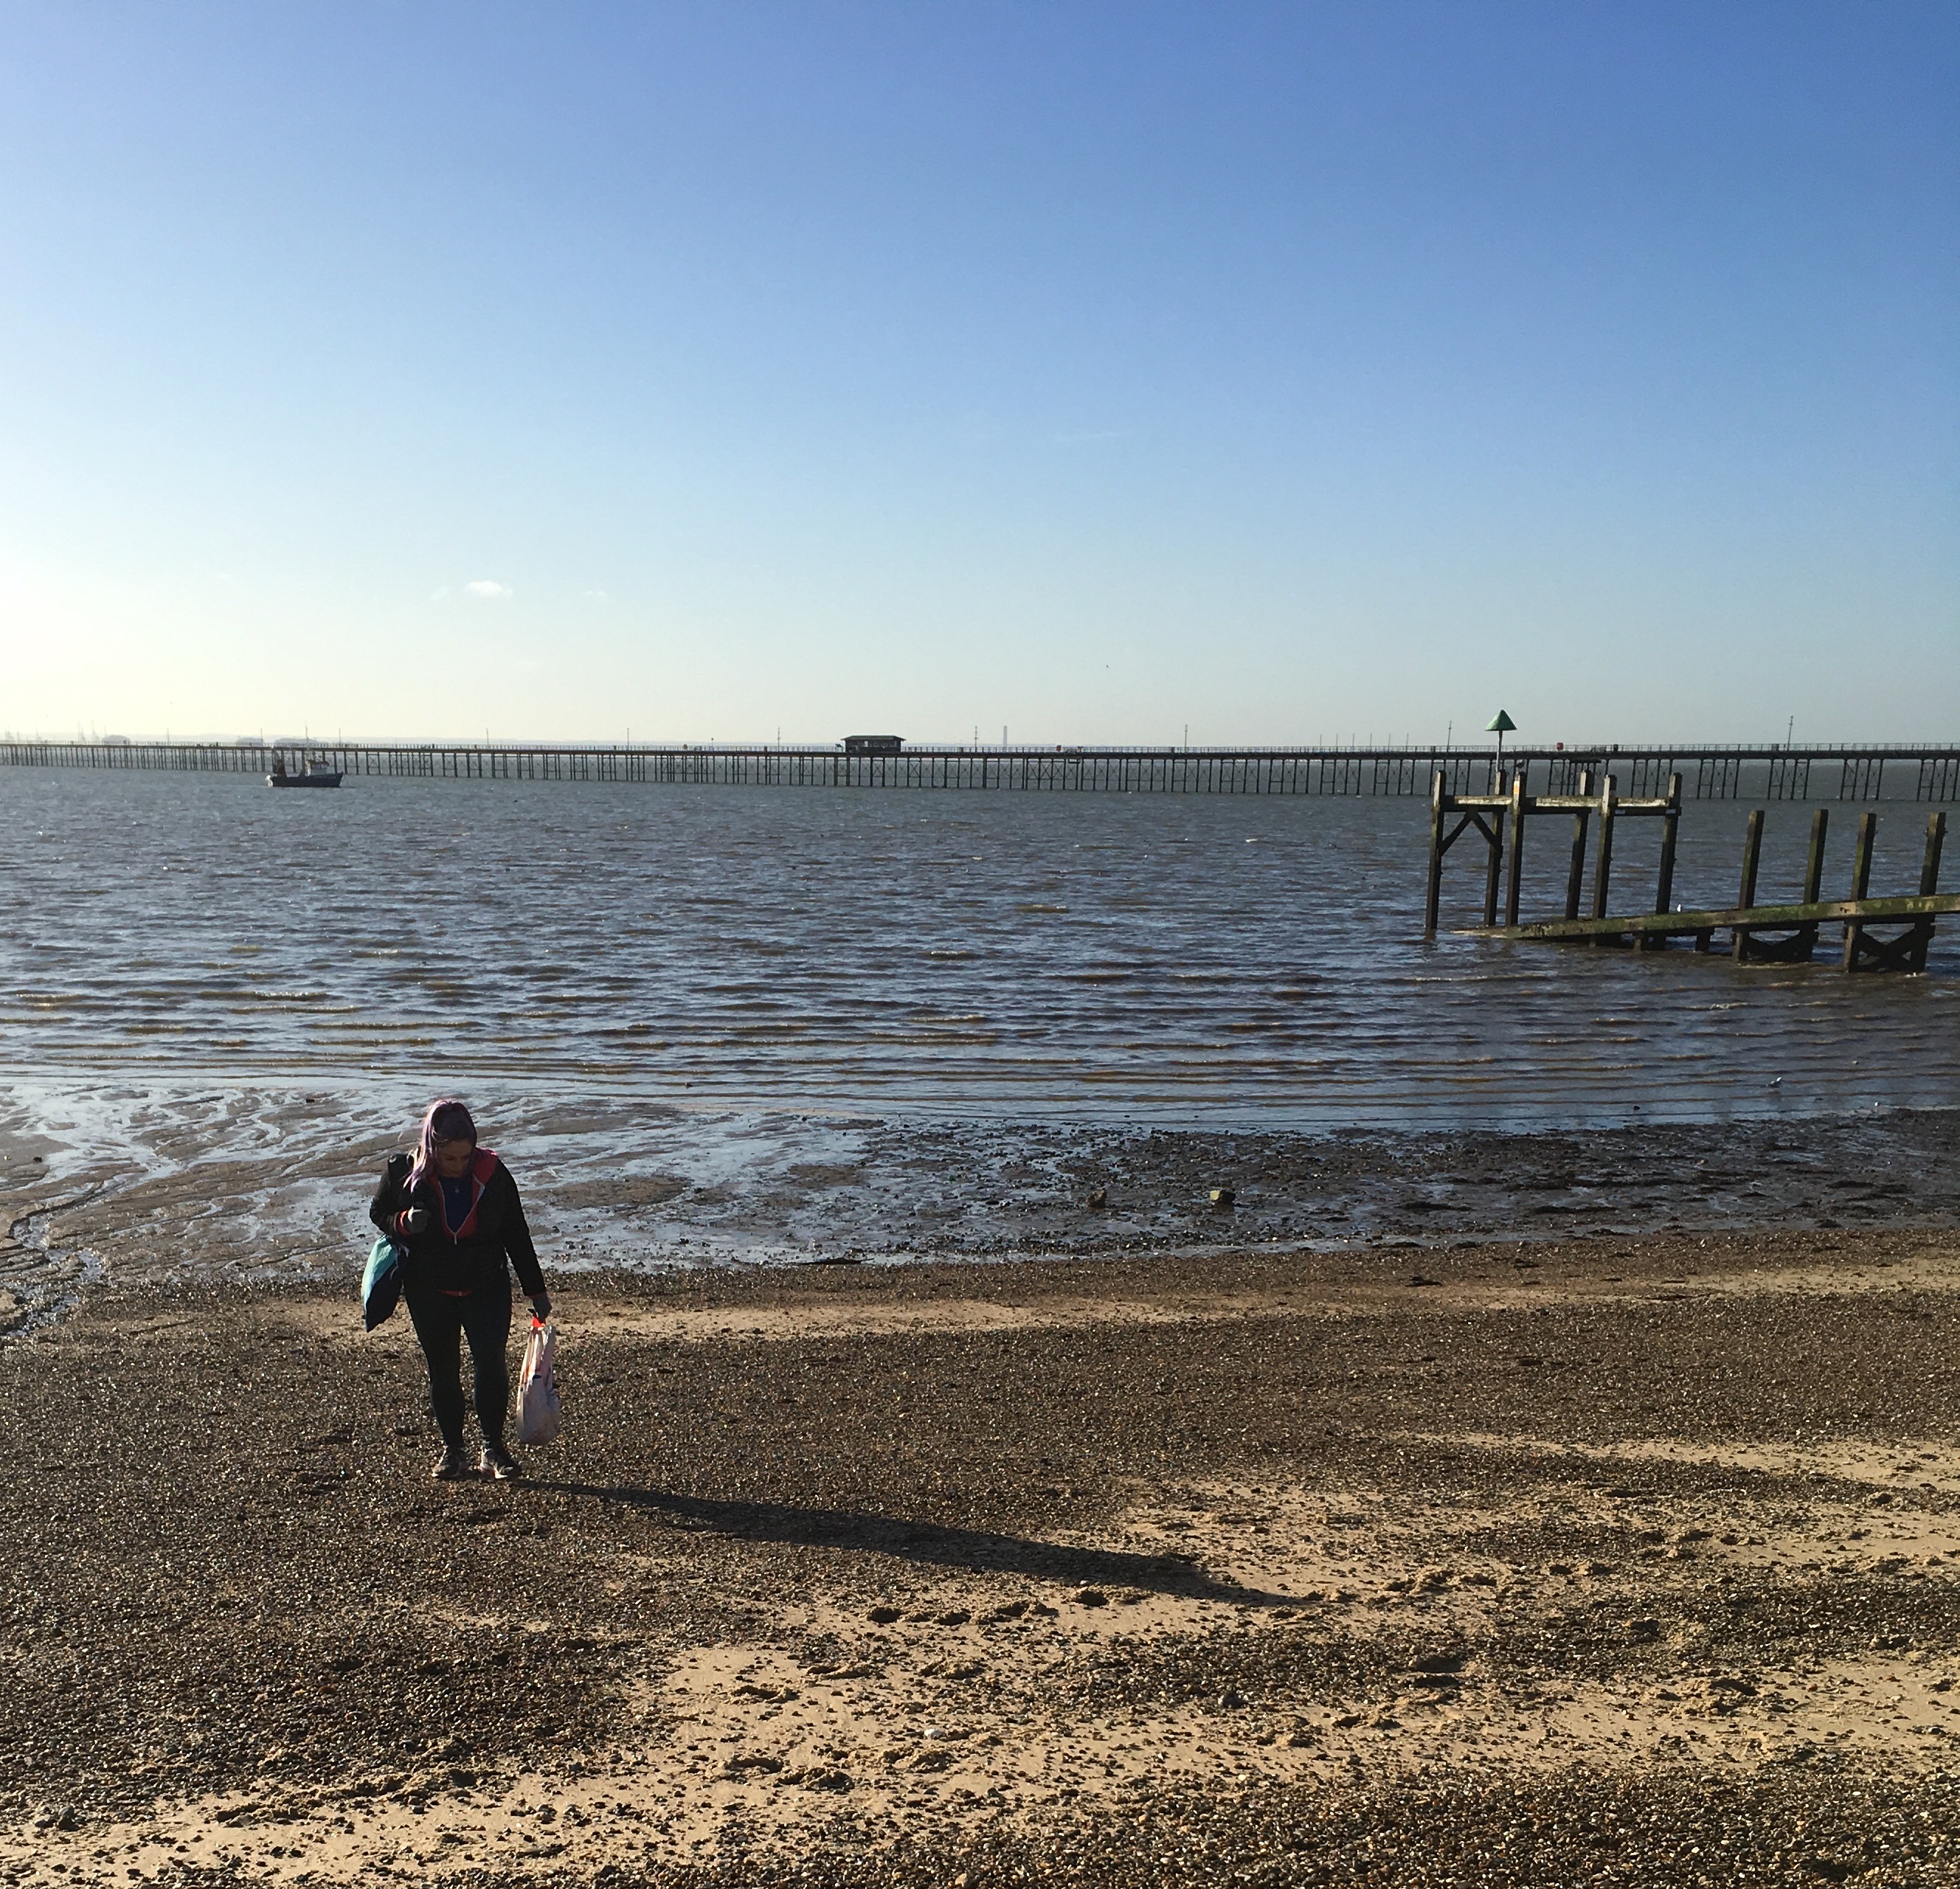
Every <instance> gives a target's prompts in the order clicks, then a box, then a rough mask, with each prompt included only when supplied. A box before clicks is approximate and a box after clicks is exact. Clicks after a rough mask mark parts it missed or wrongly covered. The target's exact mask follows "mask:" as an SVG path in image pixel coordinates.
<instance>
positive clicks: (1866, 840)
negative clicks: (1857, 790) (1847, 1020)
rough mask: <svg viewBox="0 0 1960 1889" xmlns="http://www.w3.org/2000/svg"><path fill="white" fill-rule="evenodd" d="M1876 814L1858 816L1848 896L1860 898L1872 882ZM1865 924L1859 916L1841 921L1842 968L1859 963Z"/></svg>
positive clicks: (1876, 829)
mask: <svg viewBox="0 0 1960 1889" xmlns="http://www.w3.org/2000/svg"><path fill="white" fill-rule="evenodd" d="M1878 832H1879V816H1877V815H1876V813H1860V815H1859V816H1858V843H1857V845H1856V846H1855V847H1854V848H1853V849H1852V851H1851V896H1852V897H1853V898H1863V897H1864V896H1865V895H1866V892H1868V891H1869V890H1870V889H1871V883H1872V846H1873V842H1874V841H1876V838H1878ZM1864 937H1865V927H1864V926H1863V924H1860V922H1859V921H1858V920H1857V919H1855V918H1847V920H1846V921H1844V968H1845V969H1846V970H1847V971H1855V970H1856V969H1857V967H1858V947H1859V946H1860V945H1861V944H1863V942H1864Z"/></svg>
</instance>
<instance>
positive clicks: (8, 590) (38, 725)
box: [0, 0, 1960, 745]
mask: <svg viewBox="0 0 1960 1889" xmlns="http://www.w3.org/2000/svg"><path fill="white" fill-rule="evenodd" d="M1956 97H1960V11H1956V10H1955V9H1954V8H1952V6H1951V5H1917V4H1914V3H1913V0H1857V4H1844V5H1809V4H1806V3H1805V0H1774V4H1769V5H1755V4H1751V3H1750V0H1725V3H1724V4H1723V5H1718V6H1710V5H1707V4H1706V3H1705V0H1694V3H1693V4H1687V5H1674V4H1669V3H1668V0H1647V3H1643V4H1634V0H1614V3H1613V4H1597V3H1593V0H1547V3H1545V4H1512V3H1510V0H1478V3H1476V4H1472V3H1470V0H1448V3H1447V4H1440V5H1435V4H1425V3H1423V0H1370V3H1368V4H1362V3H1361V0H1351V3H1350V4H1343V5H1319V4H1313V3H1312V0H1296V3H1295V4H1290V5H1260V4H1257V3H1256V0H1245V3H1244V4H1234V5H1224V6H1220V5H1216V4H1213V3H1211V0H1207V3H1205V4H1196V3H1194V4H1188V5H1154V4H1151V3H1150V0H1122V4H1120V5H1085V4H1074V3H1072V0H1040V3H1039V4H1027V5H968V4H960V3H959V0H946V3H945V4H934V5H919V4H917V3H916V0H914V3H913V4H909V5H879V4H868V3H867V4H861V5H844V4H830V3H829V0H807V4H800V5H790V4H752V3H750V0H714V4H702V5H670V6H663V5H656V4H651V0H640V3H638V4H635V5H619V6H614V5H605V4H600V0H587V3H586V4H577V5H569V6H568V5H543V4H539V5H509V4H500V3H499V0H469V4H466V5H450V4H444V3H443V0H425V3H423V4H415V5H406V4H388V5H368V4H362V3H361V0H331V3H330V4H307V0H286V3H282V4H281V5H278V6H266V5H263V4H259V3H258V0H254V3H253V4H250V5H201V4H198V3H197V0H173V4H172V5H170V6H167V7H159V6H156V5H154V4H151V3H150V0H144V3H143V4H140V5H103V4H94V0H48V3H46V4H40V5H19V4H14V3H12V0H0V281H4V285H5V286H4V288H0V727H4V728H5V729H8V730H17V731H28V730H37V731H43V732H46V733H57V734H58V733H69V734H72V733H75V732H76V731H78V730H87V731H91V732H117V733H130V734H162V733H172V734H175V735H180V736H186V735H215V736H237V735H250V734H263V735H265V736H269V737H271V736H282V735H285V734H288V733H295V734H297V733H301V732H302V731H303V730H304V731H310V733H313V734H314V735H317V736H318V735H325V734H328V733H337V734H345V735H347V736H357V735H358V736H369V737H374V738H377V739H378V738H401V739H407V738H414V737H420V736H428V737H440V738H447V739H467V738H479V739H480V738H484V737H485V736H487V737H488V738H490V739H495V740H499V741H507V740H517V739H526V738H530V739H546V740H566V741H571V740H600V741H606V740H625V739H632V740H635V741H641V742H651V741H667V740H697V741H705V740H708V739H715V740H720V741H736V740H775V739H782V740H784V741H788V742H803V741H819V742H826V743H827V742H829V741H832V740H834V739H837V738H838V737H839V736H842V735H843V734H845V733H856V732H869V731H877V732H892V733H899V734H902V735H904V736H906V737H907V738H908V739H912V740H916V741H928V740H943V741H950V742H966V741H969V740H972V739H975V738H977V739H979V740H981V741H983V742H987V743H992V742H995V741H998V740H1000V739H1001V738H1002V734H1003V730H1006V731H1007V739H1010V740H1012V741H1013V742H1015V743H1022V742H1030V743H1045V742H1052V741H1070V742H1077V741H1080V742H1118V743H1150V744H1157V743H1167V742H1178V741H1183V740H1186V739H1188V740H1189V741H1190V742H1191V743H1193V744H1195V745H1196V744H1214V743H1317V742H1321V741H1326V740H1332V739H1341V740H1356V739H1359V740H1367V739H1375V740H1387V739H1403V738H1405V737H1406V738H1408V739H1414V740H1418V741H1430V740H1435V739H1443V737H1444V736H1445V734H1446V732H1450V731H1453V732H1454V733H1455V734H1456V736H1458V737H1459V738H1460V737H1461V736H1462V735H1463V734H1464V733H1465V731H1466V730H1481V727H1483V725H1484V723H1485V722H1486V721H1487V720H1488V719H1489V718H1490V717H1491V715H1492V714H1494V712H1495V711H1496V710H1497V708H1499V707H1500V706H1502V707H1503V708H1506V709H1507V710H1508V711H1509V712H1510V714H1511V715H1512V716H1513V718H1514V719H1515V720H1516V723H1518V725H1519V731H1520V738H1521V739H1525V740H1526V741H1532V742H1537V741H1543V742H1545V743H1550V742H1551V741H1553V740H1554V739H1569V740H1575V741H1577V740H1593V739H1619V740H1624V741H1636V740H1646V739H1677V740H1684V741H1685V740H1746V741H1761V740H1766V739H1782V738H1783V737H1784V736H1785V735H1786V733H1788V732H1790V731H1791V730H1793V731H1794V733H1795V736H1796V739H1798V740H1799V741H1803V740H1806V739H1808V740H1811V741H1819V742H1822V741H1838V740H1844V741H1855V740H1879V739H1895V740H1905V741H1910V740H1920V739H1955V738H1960V505H1956V499H1960V112H1956V111H1955V109H1954V100H1955V98H1956Z"/></svg>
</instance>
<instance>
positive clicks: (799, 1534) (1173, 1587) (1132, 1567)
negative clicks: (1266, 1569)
mask: <svg viewBox="0 0 1960 1889" xmlns="http://www.w3.org/2000/svg"><path fill="white" fill-rule="evenodd" d="M517 1488H518V1489H519V1490H520V1492H521V1493H524V1494H527V1495H552V1496H572V1497H575V1498H579V1499H584V1500H586V1501H589V1502H600V1503H613V1504H616V1505H618V1506H620V1507H622V1508H628V1509H638V1510H641V1512H651V1513H652V1514H655V1515H663V1516H665V1517H667V1519H669V1520H670V1521H671V1522H673V1525H675V1526H676V1527H677V1528H686V1529H689V1530H698V1531H702V1532H703V1533H705V1534H717V1535H721V1536H723V1537H724V1538H727V1539H729V1540H731V1541H775V1542H783V1543H786V1544H790V1545H791V1546H794V1547H810V1548H838V1549H843V1550H853V1551H856V1552H858V1553H871V1554H888V1555H892V1556H894V1557H897V1558H898V1559H899V1560H906V1561H920V1562H924V1563H928V1564H930V1565H931V1566H935V1567H950V1568H960V1569H965V1570H966V1571H968V1572H970V1573H1001V1574H1025V1575H1029V1576H1033V1577H1034V1578H1035V1579H1039V1580H1045V1581H1053V1582H1057V1583H1058V1585H1062V1586H1066V1587H1089V1588H1124V1587H1128V1588H1146V1589H1147V1590H1149V1591H1150V1592H1153V1593H1157V1594H1175V1595H1181V1596H1182V1597H1184V1598H1187V1599H1192V1600H1204V1601H1230V1602H1231V1603H1233V1604H1234V1605H1236V1606H1239V1607H1281V1606H1289V1605H1292V1606H1297V1605H1298V1604H1299V1597H1298V1596H1297V1595H1287V1594H1274V1593H1269V1592H1265V1591H1264V1590H1262V1589H1259V1588H1246V1587H1239V1586H1236V1585H1233V1584H1232V1583H1231V1582H1229V1581H1220V1580H1217V1579H1214V1578H1212V1577H1211V1576H1208V1575H1207V1574H1206V1573H1204V1572H1203V1570H1202V1569H1200V1568H1199V1567H1198V1566H1197V1564H1196V1563H1195V1560H1194V1559H1193V1558H1192V1557H1190V1556H1188V1555H1185V1554H1182V1553H1176V1552H1175V1551H1171V1550H1166V1552H1165V1553H1161V1554H1136V1553H1129V1552H1128V1551H1126V1550H1123V1549H1120V1548H1081V1547H1069V1546H1068V1545H1067V1544H1064V1543H1061V1542H1056V1541H1032V1540H1029V1539H1028V1538H1026V1537H1025V1536H1022V1535H1013V1534H998V1533H996V1532H994V1531H992V1530H991V1529H985V1528H947V1527H944V1526H942V1525H940V1524H939V1523H937V1522H908V1521H905V1520H904V1519H901V1518H898V1517H895V1516H892V1515H873V1514H869V1513H867V1512H864V1511H861V1510H858V1509H806V1508H801V1507H799V1506H797V1505H796V1504H794V1503H784V1502H733V1501H727V1500H718V1499H713V1498H711V1497H708V1496H681V1495H673V1494H670V1493H667V1492H666V1491H664V1490H657V1489H631V1488H607V1487H602V1486H600V1485H599V1484H593V1483H576V1482H538V1481H528V1482H525V1483H522V1484H518V1485H517Z"/></svg>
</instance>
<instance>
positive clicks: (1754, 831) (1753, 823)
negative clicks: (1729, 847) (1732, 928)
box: [1735, 807, 1763, 964]
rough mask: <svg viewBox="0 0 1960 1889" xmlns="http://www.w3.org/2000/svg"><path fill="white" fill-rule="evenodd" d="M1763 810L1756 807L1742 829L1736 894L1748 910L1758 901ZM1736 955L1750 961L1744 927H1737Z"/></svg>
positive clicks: (1742, 907) (1739, 907)
mask: <svg viewBox="0 0 1960 1889" xmlns="http://www.w3.org/2000/svg"><path fill="white" fill-rule="evenodd" d="M1762 857H1763V810H1762V809H1761V807H1757V808H1755V809H1754V810H1753V811H1752V813H1750V815H1749V823H1748V825H1747V826H1745V828H1743V829H1742V887H1741V889H1740V890H1739V891H1738V892H1737V893H1736V909H1737V910H1738V911H1748V908H1750V907H1751V906H1752V905H1754V904H1755V902H1756V870H1757V868H1758V867H1759V866H1760V865H1761V863H1762ZM1735 938H1736V943H1735V957H1736V962H1737V963H1738V964H1747V963H1748V962H1749V933H1748V931H1747V930H1745V929H1744V928H1743V927H1740V926H1738V927H1736V934H1735Z"/></svg>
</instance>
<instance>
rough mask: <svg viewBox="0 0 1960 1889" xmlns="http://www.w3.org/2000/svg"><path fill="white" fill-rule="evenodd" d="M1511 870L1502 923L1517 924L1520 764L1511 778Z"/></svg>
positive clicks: (1521, 865)
mask: <svg viewBox="0 0 1960 1889" xmlns="http://www.w3.org/2000/svg"><path fill="white" fill-rule="evenodd" d="M1510 814H1511V870H1510V876H1509V878H1508V879H1507V880H1506V882H1505V885H1504V923H1505V924H1507V925H1514V924H1516V923H1517V922H1518V899H1519V896H1520V895H1521V894H1522V893H1523V890H1524V874H1525V770H1524V767H1523V764H1522V763H1520V765H1519V768H1518V771H1517V772H1516V774H1513V775H1512V777H1511V806H1510Z"/></svg>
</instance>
